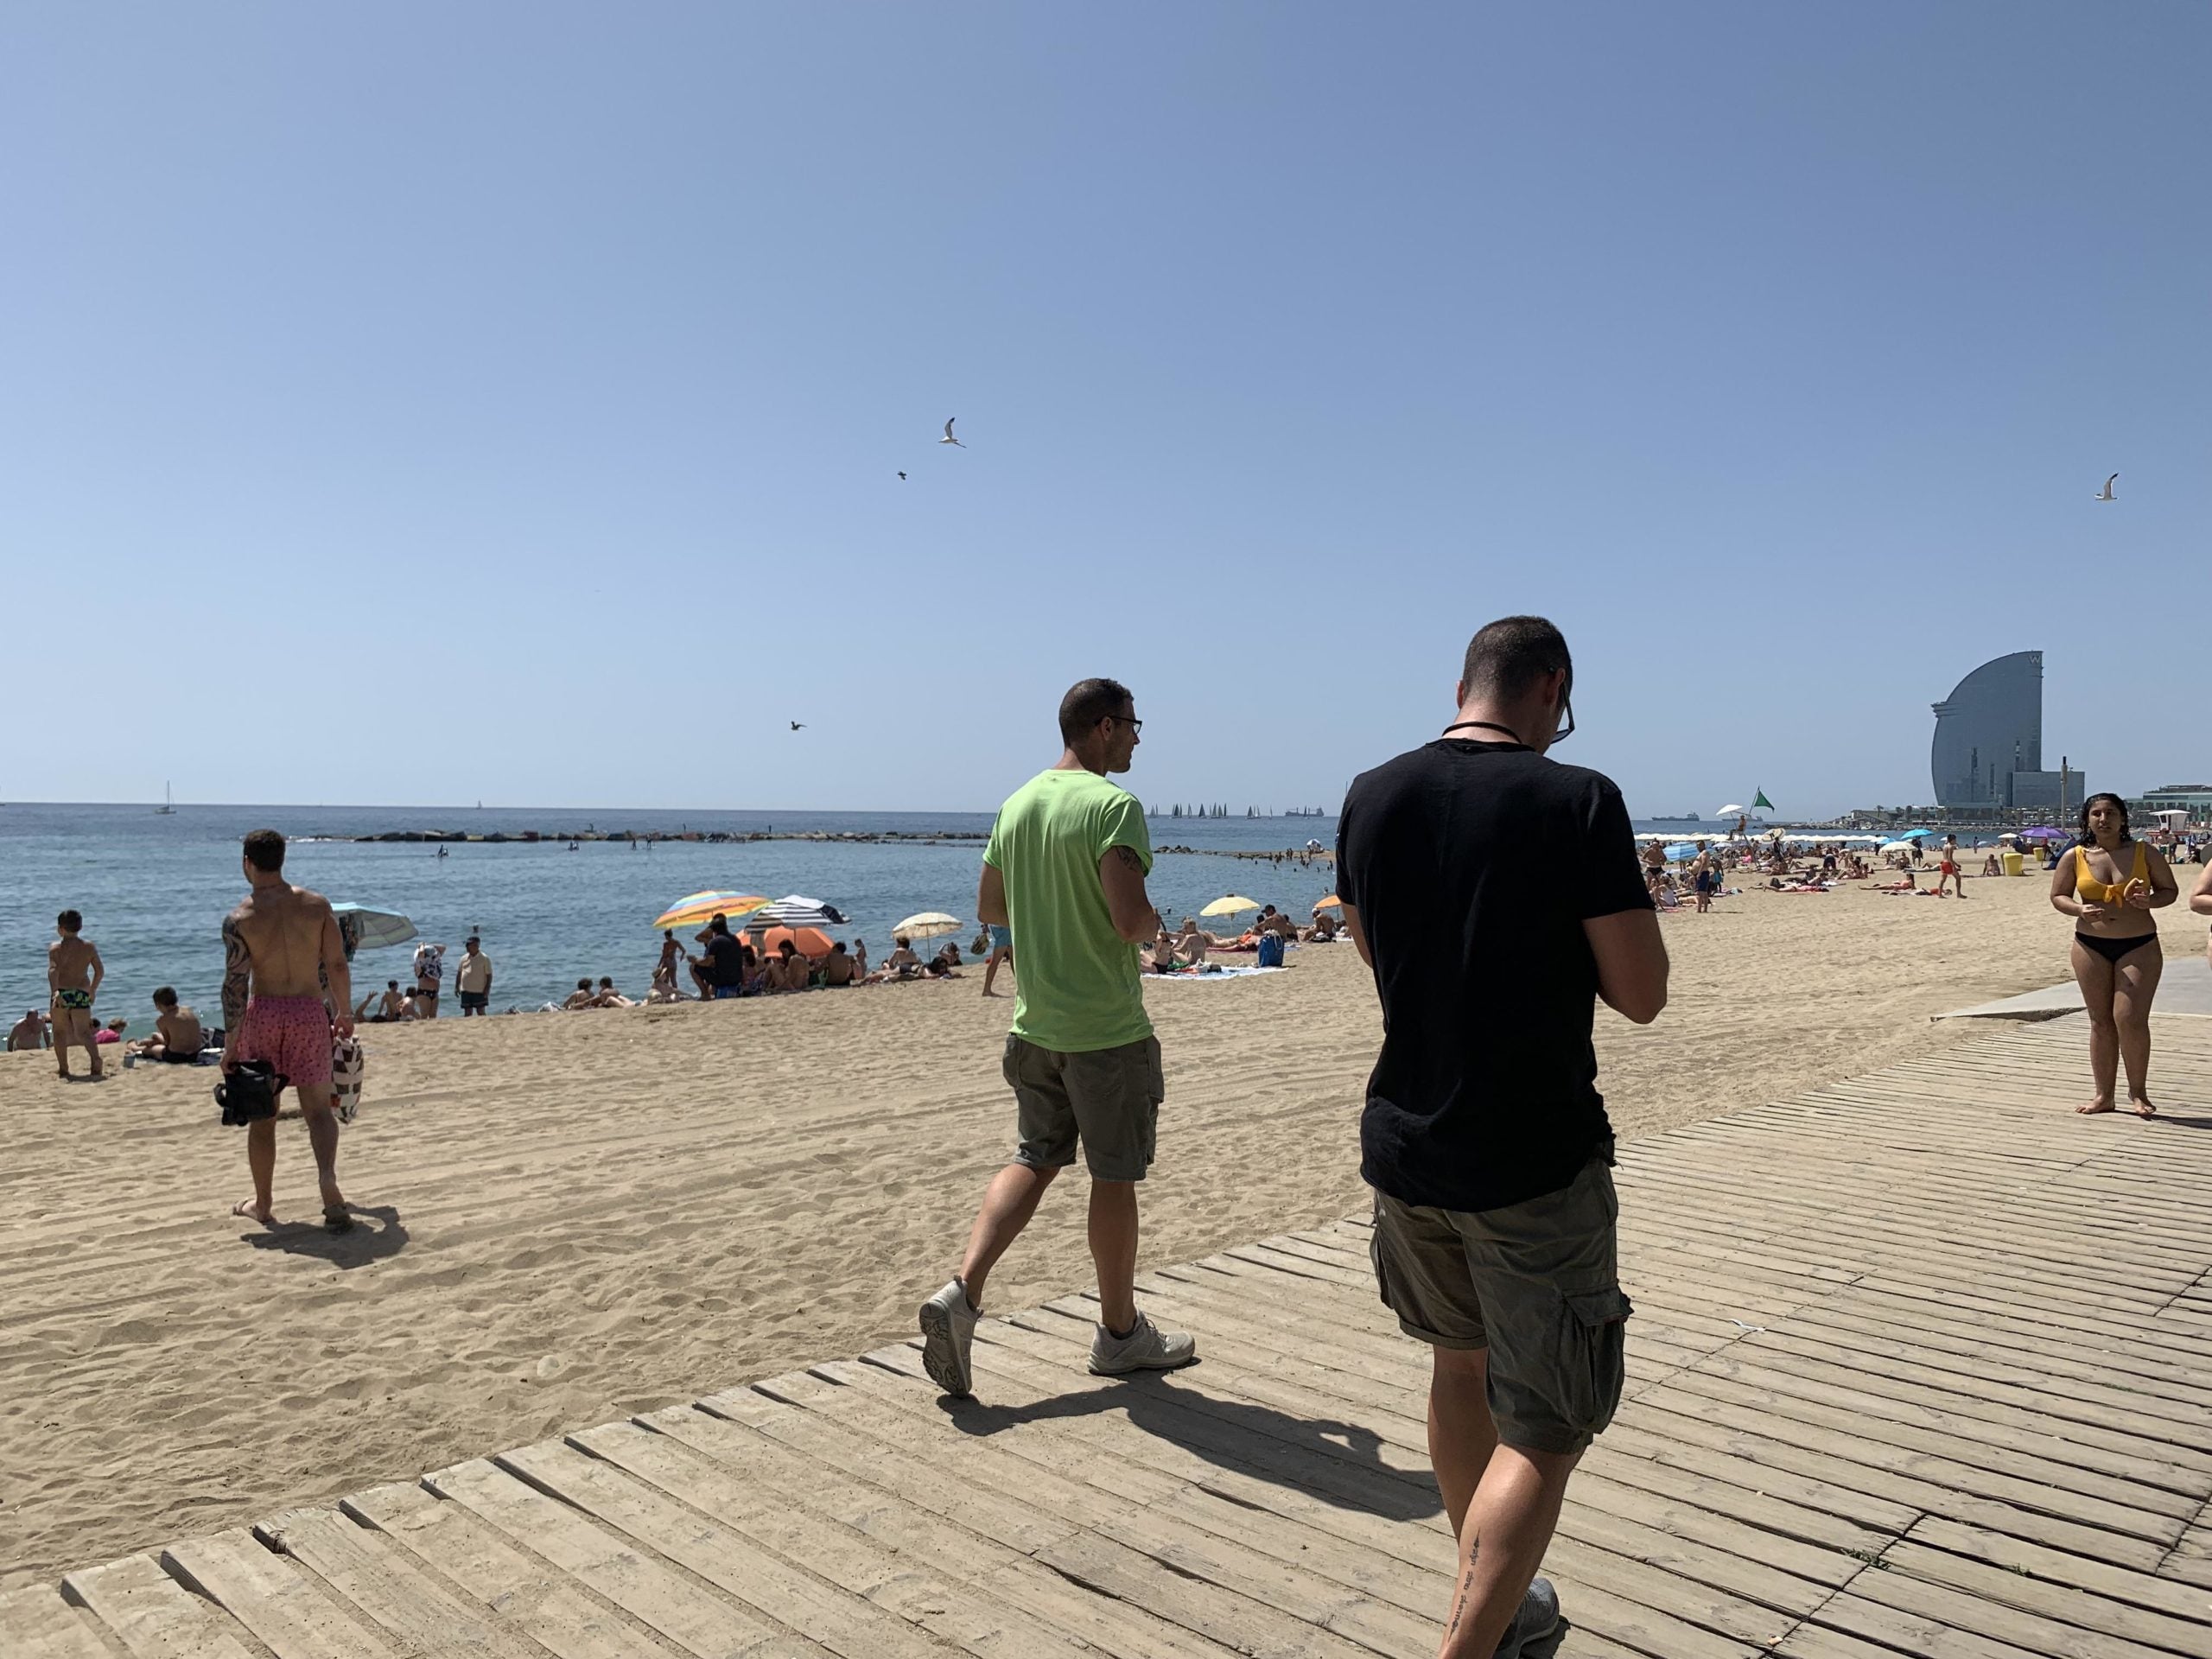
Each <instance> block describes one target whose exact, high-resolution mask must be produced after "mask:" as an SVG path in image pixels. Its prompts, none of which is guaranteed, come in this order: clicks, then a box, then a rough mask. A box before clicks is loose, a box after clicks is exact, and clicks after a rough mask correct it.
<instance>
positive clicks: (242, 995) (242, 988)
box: [223, 916, 253, 1039]
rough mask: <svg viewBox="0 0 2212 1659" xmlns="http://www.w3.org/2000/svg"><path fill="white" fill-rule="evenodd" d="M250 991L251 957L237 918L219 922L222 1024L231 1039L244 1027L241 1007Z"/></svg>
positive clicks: (251, 984)
mask: <svg viewBox="0 0 2212 1659" xmlns="http://www.w3.org/2000/svg"><path fill="white" fill-rule="evenodd" d="M252 987H253V956H252V953H251V951H249V950H247V949H246V944H245V935H244V934H243V933H241V932H239V931H238V918H235V917H230V916H226V917H225V918H223V1024H224V1026H225V1027H226V1028H227V1032H228V1034H229V1035H230V1036H231V1037H232V1038H233V1039H235V1038H236V1037H237V1035H238V1033H239V1032H240V1031H242V1030H244V1029H245V1005H246V997H247V995H248V993H249V992H250V991H251V989H252Z"/></svg>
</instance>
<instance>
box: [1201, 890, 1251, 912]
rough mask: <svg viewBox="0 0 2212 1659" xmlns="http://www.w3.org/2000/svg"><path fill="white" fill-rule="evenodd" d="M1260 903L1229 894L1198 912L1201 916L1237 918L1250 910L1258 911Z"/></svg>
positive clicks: (1240, 895) (1235, 894)
mask: <svg viewBox="0 0 2212 1659" xmlns="http://www.w3.org/2000/svg"><path fill="white" fill-rule="evenodd" d="M1259 907H1260V901H1259V900H1258V899H1247V898H1245V897H1244V896H1243V894H1241V893H1228V894H1226V895H1224V897H1222V898H1219V899H1215V900H1214V901H1213V903H1211V904H1210V905H1208V906H1206V907H1205V909H1204V910H1202V911H1200V912H1198V914H1199V915H1201V916H1236V915H1241V914H1242V913H1243V912H1245V911H1248V910H1257V909H1258V908H1259Z"/></svg>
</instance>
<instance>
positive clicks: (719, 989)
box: [705, 915, 745, 998]
mask: <svg viewBox="0 0 2212 1659" xmlns="http://www.w3.org/2000/svg"><path fill="white" fill-rule="evenodd" d="M705 978H706V982H707V983H708V985H709V986H710V987H711V988H712V989H713V994H714V995H715V997H716V998H721V997H725V996H735V995H737V994H738V992H739V991H741V990H742V989H743V988H744V986H745V946H744V944H742V943H741V941H740V940H738V939H736V938H733V937H731V934H730V931H729V920H728V918H727V917H723V916H719V915H718V916H716V917H715V918H714V919H713V920H712V921H710V922H709V923H708V924H707V966H706V971H705Z"/></svg>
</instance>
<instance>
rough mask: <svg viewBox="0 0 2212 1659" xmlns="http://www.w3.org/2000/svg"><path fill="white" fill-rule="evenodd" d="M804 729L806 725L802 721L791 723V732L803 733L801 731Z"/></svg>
mask: <svg viewBox="0 0 2212 1659" xmlns="http://www.w3.org/2000/svg"><path fill="white" fill-rule="evenodd" d="M805 729H806V723H805V722H804V721H798V720H795V721H791V730H793V731H795V732H803V731H804V730H805Z"/></svg>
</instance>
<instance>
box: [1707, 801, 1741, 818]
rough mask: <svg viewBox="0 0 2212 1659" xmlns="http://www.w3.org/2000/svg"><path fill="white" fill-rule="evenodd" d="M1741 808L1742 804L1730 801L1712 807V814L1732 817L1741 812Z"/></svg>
mask: <svg viewBox="0 0 2212 1659" xmlns="http://www.w3.org/2000/svg"><path fill="white" fill-rule="evenodd" d="M1743 810H1744V809H1743V806H1742V804H1740V803H1738V802H1735V801H1731V802H1730V803H1729V804H1727V805H1726V806H1716V807H1714V808H1713V817H1716V818H1732V817H1736V816H1737V815H1738V814H1739V813H1740V812H1742V811H1743Z"/></svg>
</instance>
